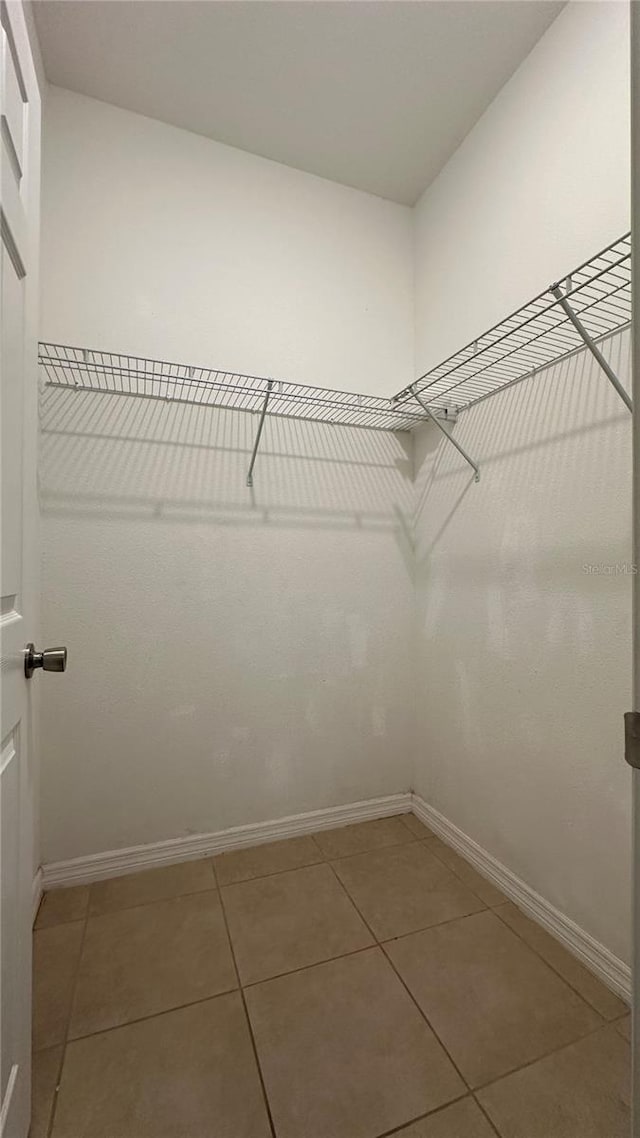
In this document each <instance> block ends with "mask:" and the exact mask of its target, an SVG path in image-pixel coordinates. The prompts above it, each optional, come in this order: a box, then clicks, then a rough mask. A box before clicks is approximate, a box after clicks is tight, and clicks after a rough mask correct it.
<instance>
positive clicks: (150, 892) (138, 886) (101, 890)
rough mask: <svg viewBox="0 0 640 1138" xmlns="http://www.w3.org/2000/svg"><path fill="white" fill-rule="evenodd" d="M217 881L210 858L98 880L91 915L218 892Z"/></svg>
mask: <svg viewBox="0 0 640 1138" xmlns="http://www.w3.org/2000/svg"><path fill="white" fill-rule="evenodd" d="M215 887H216V880H215V877H214V875H213V869H212V866H211V860H210V859H208V858H207V859H203V860H199V861H182V862H179V863H177V864H176V865H163V866H161V867H160V869H145V870H143V871H142V873H128V874H126V875H125V876H124V877H112V878H110V879H109V880H108V881H96V882H94V884H93V885H92V886H91V896H90V900H89V912H90V914H91V915H92V916H96V915H97V914H98V913H110V912H113V911H114V910H116V909H131V908H133V906H134V905H148V904H150V903H151V902H153V901H165V900H168V899H169V897H182V896H183V895H185V894H187V893H200V892H203V891H204V890H207V889H215Z"/></svg>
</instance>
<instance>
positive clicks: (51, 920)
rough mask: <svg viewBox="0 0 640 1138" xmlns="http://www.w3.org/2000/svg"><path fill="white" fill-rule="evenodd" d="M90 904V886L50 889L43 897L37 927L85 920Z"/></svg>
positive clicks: (48, 926) (44, 927) (41, 927)
mask: <svg viewBox="0 0 640 1138" xmlns="http://www.w3.org/2000/svg"><path fill="white" fill-rule="evenodd" d="M88 904H89V886H88V885H72V886H71V887H70V888H69V889H49V890H48V891H47V892H46V893H45V894H44V897H43V898H42V901H41V903H40V908H39V909H38V916H37V917H36V923H35V927H36V928H37V929H46V928H50V927H51V926H52V925H66V924H69V922H70V921H83V920H84V918H85V917H86V915H87V906H88Z"/></svg>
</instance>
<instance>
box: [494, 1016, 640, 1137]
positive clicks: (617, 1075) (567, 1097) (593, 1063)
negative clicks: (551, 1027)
mask: <svg viewBox="0 0 640 1138" xmlns="http://www.w3.org/2000/svg"><path fill="white" fill-rule="evenodd" d="M630 1067H631V1059H630V1054H629V1045H628V1043H625V1041H624V1039H622V1038H621V1037H620V1035H619V1034H618V1032H617V1031H616V1030H615V1028H614V1027H613V1026H608V1027H605V1028H603V1030H602V1031H598V1032H596V1033H595V1034H594V1035H590V1036H589V1037H588V1038H587V1039H583V1040H581V1041H580V1042H579V1043H574V1044H572V1045H571V1046H570V1047H565V1048H564V1049H563V1050H562V1051H557V1052H555V1053H554V1054H553V1055H549V1056H548V1057H547V1058H546V1059H541V1060H540V1061H539V1062H538V1063H534V1064H533V1065H532V1066H530V1067H525V1069H524V1070H523V1071H517V1072H516V1073H515V1074H513V1075H508V1076H507V1078H506V1079H501V1080H500V1082H499V1083H494V1085H493V1086H491V1087H487V1088H485V1090H483V1091H479V1092H478V1098H479V1100H480V1102H481V1103H482V1105H483V1106H484V1108H485V1110H486V1111H487V1113H488V1114H489V1116H490V1118H491V1119H492V1120H493V1122H494V1123H495V1124H496V1126H497V1128H498V1130H499V1131H500V1134H501V1135H502V1138H627V1136H628V1134H629V1101H630V1088H629V1083H630V1078H629V1075H630Z"/></svg>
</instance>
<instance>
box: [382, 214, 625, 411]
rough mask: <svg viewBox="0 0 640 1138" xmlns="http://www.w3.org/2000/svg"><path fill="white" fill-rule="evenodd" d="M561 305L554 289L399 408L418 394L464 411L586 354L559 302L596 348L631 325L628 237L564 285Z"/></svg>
mask: <svg viewBox="0 0 640 1138" xmlns="http://www.w3.org/2000/svg"><path fill="white" fill-rule="evenodd" d="M563 283H564V284H565V288H564V289H563V290H562V298H560V297H559V296H558V295H554V293H553V291H552V290H553V289H554V288H557V286H556V285H551V286H550V288H549V289H547V290H546V291H545V292H543V293H541V294H540V296H537V297H536V298H535V300H531V301H530V302H529V303H528V304H525V305H524V307H523V308H519V309H518V310H517V311H516V312H514V313H512V315H511V316H508V317H507V318H506V320H502V321H501V322H500V323H499V324H496V325H495V327H493V328H491V329H490V330H489V331H488V332H485V333H484V334H483V335H482V336H479V337H478V338H477V339H476V340H473V341H472V342H471V343H470V344H467V345H466V347H464V348H461V349H460V351H458V352H456V353H455V354H454V355H452V356H449V358H448V359H446V360H444V361H443V363H441V364H439V365H438V366H437V367H435V368H433V369H432V370H431V371H428V372H426V373H425V375H423V376H421V377H420V378H419V379H418V380H416V381H415V383H413V384H411V385H410V386H409V387H405V388H404V389H403V390H402V391H400V392H399V393H398V394H397V395H396V396H394V402H395V404H396V406H400V405H402V404H404V403H405V402H407V401H409V400H410V399H412V398H413V393H414V392H418V393H419V394H421V395H422V397H423V399H424V400H425V401H426V402H427V403H428V404H429V406H430V407H433V408H434V409H435V410H439V411H443V410H444V409H445V408H452V407H453V408H456V409H457V410H458V411H462V410H464V409H465V408H467V407H471V406H473V404H474V403H478V402H479V401H480V400H481V399H486V398H487V397H488V396H489V395H495V394H496V392H498V391H500V390H502V389H503V388H504V387H507V386H509V385H510V384H512V383H517V382H518V381H519V380H521V379H525V378H526V377H527V376H531V375H535V373H536V372H537V371H539V370H540V369H541V368H544V367H549V365H550V364H553V363H558V362H559V361H560V360H563V359H565V358H566V357H567V356H570V355H572V354H573V353H574V352H576V351H578V350H579V349H581V348H584V346H585V341H584V339H583V338H582V337H581V335H580V333H579V332H578V330H577V329H576V327H575V326H574V325H573V324H572V322H571V320H570V318H569V317H568V315H567V313H566V311H565V310H564V309H563V308H562V303H561V299H564V300H567V301H569V303H570V305H571V308H572V309H573V312H574V313H575V315H576V316H577V317H578V318H579V320H580V321H581V323H582V324H583V326H584V327H585V329H586V330H587V332H588V334H589V335H590V336H591V338H592V339H593V340H594V341H596V342H597V341H598V340H600V339H602V338H603V337H604V336H607V335H609V334H611V333H612V332H615V331H619V330H620V329H622V328H624V327H626V326H627V325H628V324H629V323H630V321H631V236H630V234H628V233H627V234H625V236H624V237H621V238H620V239H619V240H618V241H614V243H613V244H612V245H609V246H607V248H606V249H603V250H602V252H601V253H598V254H597V255H596V256H595V257H592V258H591V260H589V261H586V262H585V264H583V265H580V267H579V268H577V269H574V271H573V272H572V273H570V274H569V275H568V276H567V277H566V278H565V279H564V282H563Z"/></svg>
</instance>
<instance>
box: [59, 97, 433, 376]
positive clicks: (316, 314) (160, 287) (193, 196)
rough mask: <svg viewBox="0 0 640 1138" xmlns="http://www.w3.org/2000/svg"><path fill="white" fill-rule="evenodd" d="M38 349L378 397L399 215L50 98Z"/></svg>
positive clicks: (399, 349) (402, 368) (166, 132)
mask: <svg viewBox="0 0 640 1138" xmlns="http://www.w3.org/2000/svg"><path fill="white" fill-rule="evenodd" d="M44 129H45V151H44V163H45V172H44V177H45V180H46V190H45V197H44V201H43V249H42V253H43V266H44V278H43V286H42V332H43V338H51V339H57V340H58V341H60V342H62V343H68V344H78V343H79V344H80V345H81V346H83V347H95V348H103V349H107V350H112V351H122V352H132V353H134V354H135V353H137V354H138V355H149V356H151V357H153V358H155V359H166V360H176V361H179V362H184V363H192V364H196V365H199V366H209V367H219V368H221V369H227V370H230V371H243V372H249V373H251V374H257V375H272V376H275V377H280V378H284V379H289V380H293V381H296V380H297V381H299V382H301V383H314V384H319V385H321V386H328V387H337V388H342V389H345V390H349V391H365V392H370V393H381V394H387V393H389V394H391V393H392V392H393V391H395V390H397V389H398V388H399V387H401V386H402V384H403V382H404V381H405V379H408V378H410V376H411V374H412V372H413V347H412V337H413V270H412V264H411V256H412V252H411V249H412V246H411V240H412V214H411V210H410V209H409V208H408V207H406V206H399V205H396V204H394V203H392V202H386V201H383V200H382V199H381V198H377V197H374V196H373V195H371V194H365V193H361V192H360V191H358V190H352V189H348V188H347V187H345V186H338V185H336V184H335V183H333V182H328V181H325V180H324V179H322V178H316V177H314V176H313V175H311V174H303V173H300V172H299V171H296V170H291V169H289V168H288V167H285V166H280V165H278V164H277V163H275V162H269V161H266V160H265V159H263V158H257V157H255V156H254V155H251V154H247V153H245V152H244V151H242V150H235V149H234V148H233V147H230V146H223V145H221V144H220V143H215V142H211V141H210V140H208V139H205V138H202V137H200V136H199V135H195V134H190V133H189V132H188V131H184V130H179V129H177V128H176V127H170V126H167V125H165V124H164V123H160V122H157V121H156V120H154V119H148V118H144V117H143V116H142V115H135V114H132V113H130V112H129V111H123V110H120V109H119V108H117V107H112V106H109V105H108V104H107V103H100V102H98V101H97V100H95V99H88V98H86V97H84V96H82V95H76V94H73V93H72V92H70V91H64V90H61V89H60V88H57V87H50V89H49V97H48V99H47V102H46V108H45V128H44Z"/></svg>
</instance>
